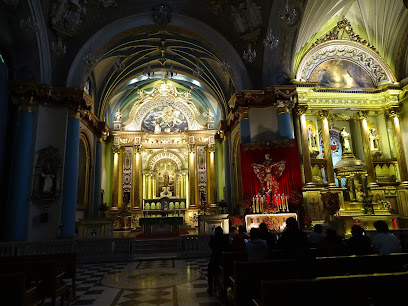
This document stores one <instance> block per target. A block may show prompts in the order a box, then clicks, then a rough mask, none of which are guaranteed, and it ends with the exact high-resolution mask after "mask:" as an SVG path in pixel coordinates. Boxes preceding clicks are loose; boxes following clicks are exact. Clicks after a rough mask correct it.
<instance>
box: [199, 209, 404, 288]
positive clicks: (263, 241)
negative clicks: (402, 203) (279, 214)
mask: <svg viewBox="0 0 408 306" xmlns="http://www.w3.org/2000/svg"><path fill="white" fill-rule="evenodd" d="M374 227H375V229H376V235H375V236H374V237H373V239H371V238H370V237H368V236H367V235H366V233H365V230H364V229H363V228H362V227H361V226H359V225H357V224H355V225H353V227H352V230H351V234H352V236H351V237H350V238H347V239H345V238H343V237H341V236H340V235H339V234H338V233H337V231H336V229H334V228H333V227H327V228H325V229H324V228H323V226H322V225H321V224H316V225H315V226H314V227H313V231H312V232H310V233H309V234H307V233H306V232H305V231H303V230H302V229H300V228H299V225H298V222H297V220H296V219H295V218H292V217H290V218H288V219H287V220H286V227H285V230H284V231H283V232H282V233H281V234H273V233H272V232H270V231H269V230H268V228H267V226H266V224H265V223H261V224H260V225H259V227H253V228H251V230H250V233H249V235H248V233H247V232H246V228H245V226H242V225H241V226H240V227H239V231H238V233H237V234H236V235H235V236H233V237H232V238H229V237H228V236H227V235H224V233H223V229H222V228H221V227H217V228H216V229H215V235H213V236H212V237H211V239H210V241H209V247H210V249H211V255H210V260H209V264H208V290H207V292H208V294H209V295H213V294H216V293H215V290H216V288H217V286H218V284H217V282H218V278H219V273H220V263H221V257H222V254H223V253H224V252H237V253H240V254H241V255H242V258H244V260H246V261H248V262H257V261H265V260H271V259H273V258H274V257H275V255H274V254H275V253H276V252H278V253H279V256H280V258H284V259H294V260H298V261H302V260H309V259H312V258H317V257H335V256H349V255H369V254H380V255H388V254H391V253H398V252H401V242H400V241H399V239H398V238H397V237H396V236H395V235H394V234H393V233H391V231H390V230H389V228H388V225H387V223H386V222H384V221H382V220H379V221H376V222H375V223H374Z"/></svg>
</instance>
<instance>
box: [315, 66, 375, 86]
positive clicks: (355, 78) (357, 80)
mask: <svg viewBox="0 0 408 306" xmlns="http://www.w3.org/2000/svg"><path fill="white" fill-rule="evenodd" d="M309 82H316V83H318V85H319V86H320V87H331V88H374V87H375V85H374V83H373V81H372V79H371V77H370V76H369V74H368V73H367V71H365V70H364V69H363V68H361V67H360V66H358V65H357V64H355V63H353V62H350V61H346V60H334V59H333V60H329V61H326V62H324V63H321V64H320V65H319V66H317V67H316V69H315V70H314V71H313V72H312V74H311V75H310V78H309Z"/></svg>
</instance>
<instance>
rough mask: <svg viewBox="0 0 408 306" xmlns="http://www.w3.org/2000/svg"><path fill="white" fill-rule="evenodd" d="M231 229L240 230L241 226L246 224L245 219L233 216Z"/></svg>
mask: <svg viewBox="0 0 408 306" xmlns="http://www.w3.org/2000/svg"><path fill="white" fill-rule="evenodd" d="M229 219H230V222H231V227H234V228H235V229H238V227H239V226H240V225H243V224H244V218H243V217H241V216H231V217H230V218H229Z"/></svg>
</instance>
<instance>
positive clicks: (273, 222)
mask: <svg viewBox="0 0 408 306" xmlns="http://www.w3.org/2000/svg"><path fill="white" fill-rule="evenodd" d="M262 221H263V222H264V223H265V224H266V226H267V227H268V229H270V230H272V231H279V230H280V227H279V223H278V221H277V219H276V218H273V217H265V218H263V220H262Z"/></svg>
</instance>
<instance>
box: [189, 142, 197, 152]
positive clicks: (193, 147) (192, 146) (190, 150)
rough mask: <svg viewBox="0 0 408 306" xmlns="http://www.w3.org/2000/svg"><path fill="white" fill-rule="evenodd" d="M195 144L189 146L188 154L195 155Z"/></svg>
mask: <svg viewBox="0 0 408 306" xmlns="http://www.w3.org/2000/svg"><path fill="white" fill-rule="evenodd" d="M195 147H196V146H195V144H189V145H188V152H189V153H191V152H193V153H195Z"/></svg>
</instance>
